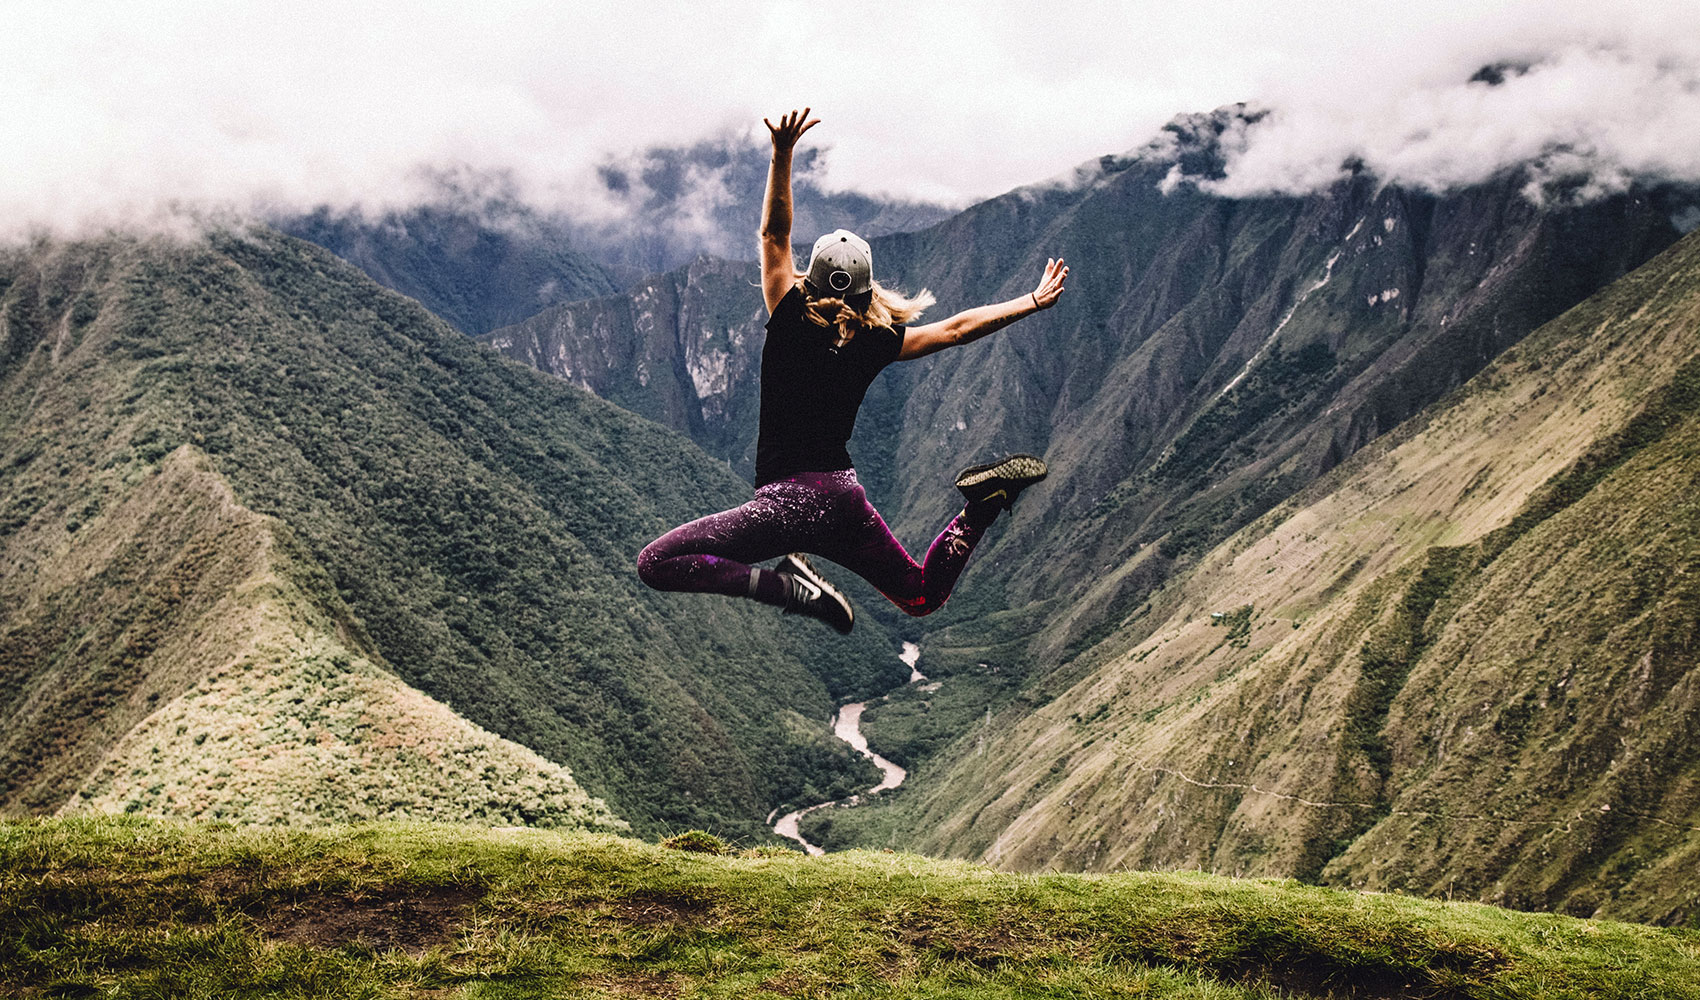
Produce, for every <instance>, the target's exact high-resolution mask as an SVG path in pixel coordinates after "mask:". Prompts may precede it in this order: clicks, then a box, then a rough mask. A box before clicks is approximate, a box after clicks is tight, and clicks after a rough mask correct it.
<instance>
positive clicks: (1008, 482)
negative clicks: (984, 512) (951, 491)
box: [956, 455, 1049, 510]
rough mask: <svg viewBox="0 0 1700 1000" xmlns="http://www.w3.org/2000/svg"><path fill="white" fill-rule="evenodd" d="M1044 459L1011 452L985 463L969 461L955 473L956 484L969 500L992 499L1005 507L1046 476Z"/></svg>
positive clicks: (1008, 506)
mask: <svg viewBox="0 0 1700 1000" xmlns="http://www.w3.org/2000/svg"><path fill="white" fill-rule="evenodd" d="M1048 472H1049V470H1047V469H1046V468H1045V460H1044V459H1042V458H1039V457H1037V456H1034V455H1011V456H1009V457H1008V458H1004V459H999V460H998V461H996V462H989V463H987V464H985V465H970V466H969V467H968V468H966V469H963V470H962V471H961V472H958V473H957V474H956V488H957V489H959V490H961V491H962V495H963V496H965V497H967V498H968V502H969V503H984V502H986V501H991V502H994V503H996V504H998V506H1000V507H1002V508H1003V509H1004V510H1008V509H1009V508H1010V507H1011V506H1013V505H1014V504H1015V498H1016V497H1018V496H1020V495H1021V491H1022V490H1024V489H1026V488H1027V487H1029V486H1032V485H1033V484H1034V483H1036V482H1039V481H1040V480H1041V479H1044V478H1045V476H1046V474H1047V473H1048Z"/></svg>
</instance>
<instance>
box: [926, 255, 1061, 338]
mask: <svg viewBox="0 0 1700 1000" xmlns="http://www.w3.org/2000/svg"><path fill="white" fill-rule="evenodd" d="M1067 278H1068V265H1067V264H1064V263H1063V259H1062V258H1061V257H1058V258H1057V259H1055V260H1050V261H1046V262H1045V274H1044V276H1043V277H1041V278H1040V279H1039V287H1038V288H1035V289H1034V290H1033V291H1031V292H1028V293H1027V294H1026V295H1023V296H1021V297H1020V298H1018V299H1010V300H1009V301H1008V302H999V303H997V304H996V305H989V306H976V307H975V308H973V309H965V310H963V311H962V312H959V313H957V314H956V315H955V316H952V317H950V318H949V319H943V320H939V321H938V322H937V323H928V324H926V325H924V326H912V327H910V328H909V330H908V331H907V332H906V333H905V334H904V336H903V352H902V353H901V354H899V355H898V356H897V360H899V361H913V360H915V359H916V358H922V357H926V356H927V355H929V354H932V353H933V352H935V351H942V350H944V349H945V348H947V347H956V346H958V345H961V344H967V343H970V342H972V341H976V340H979V339H980V338H981V337H984V336H985V335H986V334H988V333H995V332H997V331H998V330H1001V329H1003V328H1004V327H1006V326H1008V325H1010V324H1011V323H1013V322H1015V321H1016V320H1018V319H1020V318H1021V317H1023V316H1031V315H1033V314H1034V313H1036V312H1038V311H1039V310H1041V309H1049V308H1050V307H1051V306H1053V305H1056V302H1057V299H1059V298H1061V297H1062V293H1063V281H1064V280H1065V279H1067Z"/></svg>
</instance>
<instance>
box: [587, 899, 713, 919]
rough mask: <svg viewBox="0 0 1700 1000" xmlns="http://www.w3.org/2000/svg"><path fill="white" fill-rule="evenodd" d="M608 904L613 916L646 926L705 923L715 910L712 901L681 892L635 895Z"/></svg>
mask: <svg viewBox="0 0 1700 1000" xmlns="http://www.w3.org/2000/svg"><path fill="white" fill-rule="evenodd" d="M609 905H610V906H612V907H613V910H614V915H615V916H617V917H619V918H621V919H622V920H627V921H630V922H631V923H634V924H638V925H641V926H645V927H650V926H655V925H657V924H668V925H680V924H700V923H704V922H706V921H707V920H708V917H709V914H710V912H711V911H712V910H713V909H714V901H713V900H712V899H710V898H708V897H706V896H699V895H695V894H691V893H683V892H635V893H632V894H631V895H630V896H626V897H624V898H622V899H616V900H613V901H612V902H611V903H610V904H609Z"/></svg>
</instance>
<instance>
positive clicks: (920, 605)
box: [891, 597, 944, 618]
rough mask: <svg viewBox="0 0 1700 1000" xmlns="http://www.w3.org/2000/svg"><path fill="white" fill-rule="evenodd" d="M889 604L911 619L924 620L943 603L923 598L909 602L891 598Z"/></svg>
mask: <svg viewBox="0 0 1700 1000" xmlns="http://www.w3.org/2000/svg"><path fill="white" fill-rule="evenodd" d="M891 603H893V604H895V605H897V606H898V608H900V609H902V611H903V613H904V614H906V615H908V616H909V617H911V618H925V617H927V616H928V615H930V614H932V613H933V612H935V611H937V610H938V609H939V608H940V607H942V606H943V605H944V602H943V601H939V602H936V603H935V602H933V601H929V600H927V599H926V598H925V597H916V598H913V599H910V600H899V599H897V598H895V597H893V598H891Z"/></svg>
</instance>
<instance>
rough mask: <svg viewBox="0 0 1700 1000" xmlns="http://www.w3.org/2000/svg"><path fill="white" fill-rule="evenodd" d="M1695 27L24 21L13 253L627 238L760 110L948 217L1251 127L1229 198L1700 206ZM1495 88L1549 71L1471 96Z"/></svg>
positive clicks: (142, 17)
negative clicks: (1194, 131) (378, 237)
mask: <svg viewBox="0 0 1700 1000" xmlns="http://www.w3.org/2000/svg"><path fill="white" fill-rule="evenodd" d="M1688 6H1689V5H1682V4H1645V5H1643V4H1637V5H1633V6H1626V7H1625V8H1624V9H1622V10H1611V9H1603V10H1602V9H1600V8H1598V7H1593V6H1583V5H1581V4H1577V3H1573V2H1570V0H1547V2H1542V3H1536V2H1532V0H1528V2H1524V0H1519V2H1502V3H1486V4H1484V3H1480V2H1478V3H1464V2H1462V0H1433V2H1429V3H1424V4H1411V3H1409V2H1404V3H1397V4H1396V3H1389V2H1379V0H1375V2H1372V0H1365V2H1358V3H1350V4H1347V3H1335V4H1327V3H1320V4H1314V5H1308V6H1306V8H1305V9H1304V10H1302V11H1298V10H1293V9H1278V8H1275V7H1273V6H1271V5H1267V4H1263V3H1254V2H1250V0H1200V2H1198V3H1195V4H1191V5H1186V7H1185V9H1184V10H1182V9H1180V8H1179V7H1178V6H1177V5H1162V6H1159V5H1155V4H1152V5H1150V6H1149V7H1146V6H1144V5H1140V4H1128V3H1112V2H1108V0H1103V2H1100V0H1082V2H1080V3H1076V4H1071V5H1068V6H1067V7H1066V8H1064V9H1063V10H1061V11H1055V10H1047V9H1042V8H1036V7H1033V6H1032V5H1030V4H1020V5H1018V4H1014V3H1006V2H1001V0H997V2H990V3H975V4H971V5H970V4H963V5H953V4H934V5H909V6H905V5H901V4H896V3H883V2H875V0H869V2H866V3H863V4H859V5H856V6H855V7H854V8H845V7H843V6H842V5H836V6H835V5H823V4H808V3H795V2H762V3H755V2H747V3H730V4H712V5H710V4H694V5H689V4H683V3H654V4H645V5H642V7H641V8H637V10H638V13H632V12H630V11H632V10H633V9H634V8H630V7H628V6H619V7H616V6H614V5H611V4H607V5H601V4H594V3H584V4H542V3H536V2H521V0H495V2H491V3H486V4H481V5H467V4H454V5H449V4H442V5H433V4H431V3H428V2H425V0H415V2H412V3H408V4H400V3H389V4H383V3H377V4H361V5H344V4H336V5H333V4H330V3H319V2H314V3H288V4H281V5H277V4H268V5H260V4H240V3H230V2H222V3H216V2H190V0H172V2H166V0H129V2H119V0H113V2H110V3H106V4H84V5H71V4H64V3H59V2H54V0H12V2H10V3H7V4H6V5H5V6H4V8H3V9H4V15H3V17H4V31H3V32H0V232H3V233H12V234H16V233H19V232H24V231H27V230H29V229H31V228H39V227H44V226H45V227H51V228H55V229H59V230H77V229H85V228H87V227H88V226H90V225H103V224H109V223H113V222H119V221H134V220H138V219H142V220H146V219H150V218H159V217H162V216H166V215H170V214H172V213H175V212H181V211H189V212H196V213H202V212H209V211H237V212H254V211H261V212H280V211H293V210H301V209H306V208H310V207H312V206H316V205H321V204H325V205H332V206H339V207H359V208H362V209H365V210H367V211H373V212H377V211H383V210H385V209H390V208H398V207H403V206H406V205H409V204H412V203H414V202H417V201H419V200H422V199H428V198H430V197H433V196H435V193H437V192H439V191H440V187H441V185H440V183H439V180H440V178H441V177H442V176H444V175H445V173H446V174H450V175H460V176H500V177H502V178H503V183H504V184H505V185H508V186H511V189H512V190H513V192H514V194H515V196H516V197H518V198H520V199H522V200H524V201H525V202H526V203H528V204H532V205H534V206H536V207H538V208H539V209H543V210H548V211H562V210H564V211H569V212H572V213H574V214H577V215H581V216H586V217H591V216H597V215H599V214H601V215H606V213H608V212H609V211H619V210H620V206H619V204H618V199H616V200H615V202H614V203H613V204H612V206H611V203H610V201H609V199H608V198H607V197H606V191H607V188H606V185H605V184H604V183H603V178H602V177H601V176H599V174H598V167H599V166H601V165H606V164H607V163H609V162H611V161H613V162H617V161H619V160H620V159H622V158H627V157H631V156H633V155H634V154H635V152H636V151H639V150H645V149H649V148H651V147H657V146H673V147H680V146H686V145H689V144H692V143H696V142H699V141H704V140H709V139H711V138H713V137H716V136H726V135H731V136H734V137H738V138H740V139H741V138H742V137H751V138H753V139H754V140H755V141H758V142H759V141H764V139H765V130H763V129H762V126H761V124H760V119H761V117H762V116H763V115H770V116H771V115H774V114H777V113H779V112H780V111H782V110H784V109H786V108H789V107H793V106H796V105H798V104H802V103H805V102H808V103H812V104H813V105H814V107H815V108H816V110H817V112H818V113H819V114H820V115H821V117H823V118H824V119H826V121H825V124H823V125H822V126H821V127H820V128H819V129H817V130H816V131H814V132H811V133H810V135H809V136H808V138H807V140H806V141H808V142H810V143H813V144H814V145H816V146H820V147H823V148H825V151H826V152H825V155H824V157H823V159H824V163H825V166H824V168H823V169H822V171H821V173H820V176H821V179H822V182H823V184H826V185H827V186H828V187H832V188H837V189H840V190H843V189H854V190H861V191H868V192H879V193H894V194H898V195H902V196H906V197H909V198H913V199H918V200H934V201H948V202H951V203H955V204H962V203H965V202H967V201H968V200H971V199H975V198H980V197H987V196H991V195H995V194H998V193H1000V192H1002V191H1005V190H1008V189H1009V188H1011V187H1014V186H1016V185H1019V184H1023V183H1029V182H1032V181H1035V180H1037V179H1039V178H1043V177H1048V176H1053V175H1055V174H1057V173H1058V172H1059V171H1063V170H1066V169H1068V168H1069V167H1070V166H1071V165H1073V164H1076V163H1080V162H1082V161H1085V160H1088V159H1091V158H1093V157H1095V156H1097V155H1099V154H1102V153H1106V152H1113V151H1117V150H1121V149H1126V148H1129V147H1137V146H1139V145H1141V144H1142V143H1143V142H1144V141H1145V140H1146V139H1147V138H1148V137H1149V136H1150V135H1152V134H1153V133H1154V132H1155V131H1156V130H1157V129H1158V128H1159V127H1160V126H1161V125H1162V123H1163V122H1164V121H1166V120H1167V119H1168V118H1169V117H1170V116H1172V115H1173V114H1175V113H1177V112H1182V111H1197V110H1208V109H1210V108H1214V107H1217V106H1220V105H1224V104H1228V103H1231V102H1236V101H1250V102H1252V103H1253V105H1254V106H1256V107H1260V108H1263V109H1267V110H1268V111H1269V112H1270V113H1269V114H1268V115H1267V116H1266V117H1264V118H1263V119H1262V120H1260V121H1259V122H1257V123H1256V124H1254V125H1252V126H1249V127H1248V128H1246V129H1245V130H1244V132H1243V133H1242V134H1240V135H1238V136H1235V137H1232V138H1234V139H1235V140H1236V141H1235V143H1234V144H1233V145H1232V146H1231V147H1230V148H1229V150H1228V152H1229V154H1230V155H1229V159H1228V162H1227V175H1226V177H1225V178H1223V179H1221V180H1220V181H1218V182H1217V189H1218V190H1220V191H1221V192H1222V193H1228V194H1238V193H1249V192H1254V191H1258V192H1261V191H1297V190H1304V189H1307V188H1309V187H1313V186H1315V185H1318V184H1323V183H1326V182H1327V181H1328V180H1330V179H1331V178H1332V177H1334V176H1335V175H1336V174H1337V173H1338V171H1339V169H1340V167H1341V164H1342V163H1343V162H1346V161H1348V160H1351V159H1354V158H1355V159H1357V160H1360V161H1362V162H1364V163H1366V164H1367V165H1369V166H1370V167H1371V168H1372V169H1374V170H1376V171H1377V172H1378V173H1379V174H1381V175H1383V176H1385V177H1388V178H1390V179H1399V180H1403V181H1406V182H1409V183H1416V184H1421V185H1426V186H1430V187H1444V186H1447V185H1451V184H1457V183H1467V182H1469V181H1471V180H1475V179H1479V178H1480V177H1482V176H1486V175H1487V174H1489V173H1492V172H1493V171H1494V170H1495V169H1498V168H1499V167H1502V166H1504V165H1507V164H1509V163H1512V162H1519V161H1523V160H1530V159H1533V160H1537V161H1539V162H1540V163H1541V164H1542V169H1543V170H1546V171H1549V172H1550V173H1551V174H1552V175H1554V176H1563V177H1565V178H1566V179H1568V180H1570V181H1573V182H1574V184H1575V185H1580V186H1582V187H1583V188H1585V189H1589V190H1610V189H1612V188H1614V187H1617V186H1621V185H1622V184H1623V183H1625V182H1626V181H1627V180H1629V179H1631V178H1636V177H1664V178H1671V179H1678V180H1688V181H1694V180H1700V152H1697V150H1700V143H1695V142H1694V141H1693V138H1692V137H1693V136H1694V135H1696V134H1700V130H1697V126H1700V84H1697V80H1700V14H1696V13H1694V12H1692V11H1690V10H1687V9H1679V8H1686V7H1688ZM1497 63H1503V64H1506V65H1518V66H1527V67H1529V69H1528V71H1527V72H1526V73H1523V74H1521V75H1508V76H1507V77H1506V79H1505V80H1504V81H1503V82H1502V83H1501V84H1500V85H1498V86H1490V85H1488V84H1486V83H1482V82H1478V83H1473V84H1472V83H1469V82H1467V81H1468V80H1469V78H1470V76H1471V75H1472V74H1473V73H1474V72H1475V70H1476V69H1478V68H1479V67H1481V66H1483V65H1489V64H1497ZM711 194H713V192H705V194H704V197H705V198H708V196H709V195H711ZM708 200H709V202H713V201H714V199H713V198H708ZM705 204H707V202H705ZM706 211H712V205H710V206H709V208H708V209H706Z"/></svg>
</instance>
